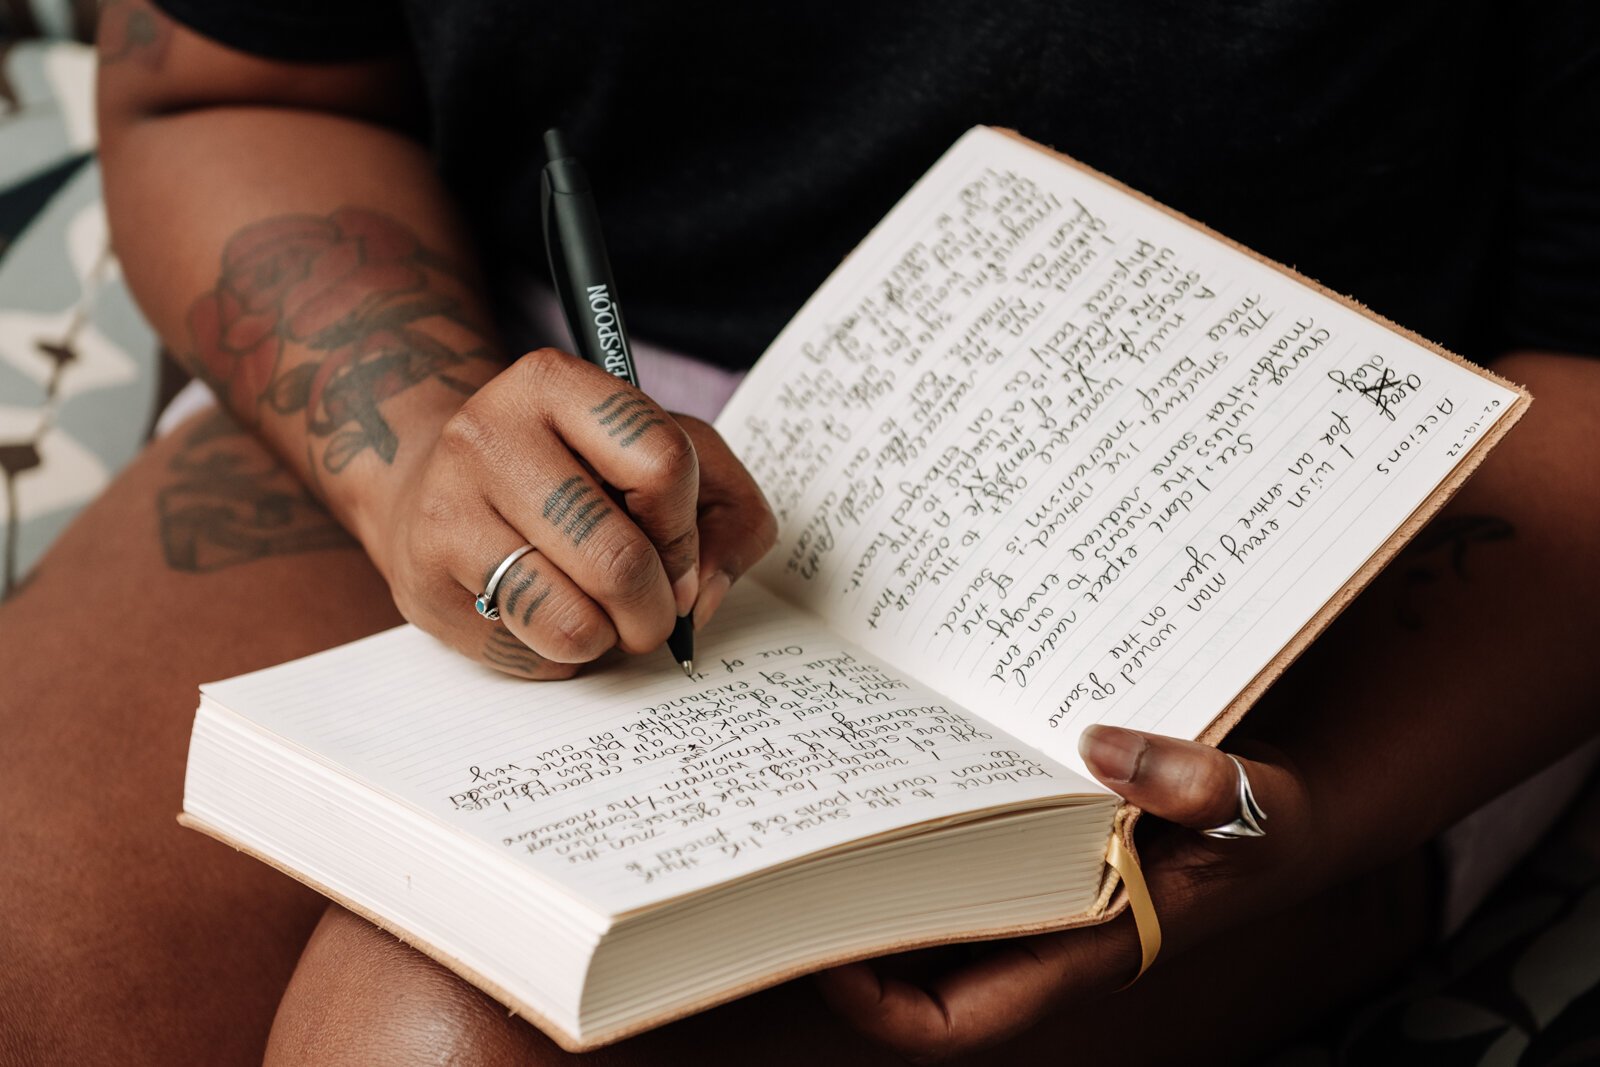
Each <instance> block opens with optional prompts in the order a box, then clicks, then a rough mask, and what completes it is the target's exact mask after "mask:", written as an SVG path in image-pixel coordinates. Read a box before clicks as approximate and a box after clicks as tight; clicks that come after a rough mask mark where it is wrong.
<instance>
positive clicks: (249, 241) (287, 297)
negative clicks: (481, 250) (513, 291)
mask: <svg viewBox="0 0 1600 1067" xmlns="http://www.w3.org/2000/svg"><path fill="white" fill-rule="evenodd" d="M469 305H470V300H469V299H468V298H467V293H466V289H465V284H464V282H463V279H462V277H461V275H460V274H459V273H458V272H457V271H456V270H455V269H454V268H453V267H452V266H451V265H450V264H449V263H447V262H446V260H445V259H444V258H443V257H442V256H440V255H438V254H437V253H434V252H432V251H430V250H429V249H427V248H425V247H424V246H423V245H422V243H421V242H420V241H419V240H418V239H417V237H416V235H415V234H414V233H413V232H412V231H411V230H409V229H408V228H406V227H405V226H404V225H402V224H401V223H399V222H398V221H396V220H395V219H393V218H390V217H389V216H387V215H383V214H381V213H378V212H374V211H367V210H363V209H361V208H350V207H347V208H341V209H340V210H338V211H335V212H333V213H332V214H331V215H327V216H316V215H284V216H279V217H277V218H271V219H266V220H263V221H261V222H257V223H254V224H252V225H250V226H247V227H245V228H244V229H242V230H240V231H239V232H238V233H236V234H235V235H234V236H233V237H232V238H231V239H230V240H229V241H228V243H227V246H226V247H225V249H224V250H223V253H222V265H221V271H220V274H219V276H218V278H217V283H216V286H215V288H213V289H212V290H211V291H210V292H208V293H206V294H205V295H203V296H201V297H200V298H199V299H198V300H196V301H195V302H194V304H193V305H192V306H191V307H190V309H189V314H188V326H189V334H190V340H191V342H192V346H193V347H192V350H191V352H190V353H189V356H188V361H189V363H190V365H191V367H192V369H193V370H194V371H195V373H196V374H198V375H200V376H201V377H203V378H204V379H205V380H206V382H207V383H209V384H210V385H211V387H212V388H213V389H214V390H215V391H216V392H217V394H218V395H219V396H220V397H222V398H223V399H224V400H225V401H226V402H227V404H228V406H229V407H230V408H231V409H232V410H233V411H234V412H235V414H236V415H238V417H239V418H240V419H242V420H244V421H246V422H248V423H250V424H252V425H260V424H262V423H263V421H264V420H265V419H266V418H267V417H268V416H269V415H271V414H276V415H279V416H290V417H299V418H300V419H302V420H303V427H304V432H305V436H306V452H307V458H308V461H309V462H310V463H311V466H312V473H313V475H318V474H322V473H326V474H339V473H340V472H342V471H344V470H345V469H346V468H347V467H348V466H349V465H350V463H351V462H352V461H353V460H355V459H356V458H357V457H359V456H362V455H364V454H366V453H369V452H370V453H372V454H373V455H375V456H376V457H377V458H378V459H379V460H381V461H382V462H383V463H385V464H392V463H393V462H394V460H395V456H396V453H397V452H398V450H399V448H400V438H399V435H398V433H397V432H396V429H395V427H394V426H393V425H392V423H391V420H390V419H388V418H386V417H385V415H384V413H383V411H382V407H383V404H384V402H385V401H387V400H389V399H390V398H392V397H394V396H397V395H399V394H401V393H404V392H406V391H408V390H411V389H414V388H416V387H419V386H422V385H424V384H426V383H435V384H437V385H440V386H444V387H446V388H448V389H450V390H452V391H454V392H455V393H457V394H458V395H462V396H465V395H470V394H471V393H472V392H473V391H474V390H475V389H476V387H477V381H473V380H469V379H468V378H464V377H462V376H461V375H462V372H463V371H464V370H465V368H466V366H467V364H469V363H471V362H473V361H488V362H489V363H491V364H493V363H495V362H496V361H497V360H498V358H499V357H498V353H497V352H496V350H495V347H494V345H493V343H492V342H491V341H490V339H489V338H490V331H489V329H488V328H487V326H486V325H485V324H484V323H482V322H480V321H478V320H477V319H476V318H475V317H474V316H473V315H471V314H469V313H468V312H467V311H466V310H465V308H466V307H468V306H469ZM475 377H477V380H479V381H481V376H475Z"/></svg>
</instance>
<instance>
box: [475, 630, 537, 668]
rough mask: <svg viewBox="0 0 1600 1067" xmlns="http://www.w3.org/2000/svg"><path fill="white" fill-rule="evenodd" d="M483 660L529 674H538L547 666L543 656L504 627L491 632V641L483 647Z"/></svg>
mask: <svg viewBox="0 0 1600 1067" xmlns="http://www.w3.org/2000/svg"><path fill="white" fill-rule="evenodd" d="M483 658H484V661H485V662H487V663H492V664H494V665H495V666H496V667H506V668H509V669H511V670H515V671H524V672H526V673H528V674H535V673H537V672H538V671H539V670H540V669H541V668H543V667H544V665H545V659H544V657H543V656H541V655H539V653H537V652H535V651H534V650H533V649H531V648H529V647H528V646H527V645H525V644H523V643H522V642H521V641H519V640H517V635H516V634H514V633H512V632H511V631H510V630H507V629H505V628H504V627H502V626H497V627H495V628H494V629H493V630H491V631H489V640H488V641H486V642H484V646H483Z"/></svg>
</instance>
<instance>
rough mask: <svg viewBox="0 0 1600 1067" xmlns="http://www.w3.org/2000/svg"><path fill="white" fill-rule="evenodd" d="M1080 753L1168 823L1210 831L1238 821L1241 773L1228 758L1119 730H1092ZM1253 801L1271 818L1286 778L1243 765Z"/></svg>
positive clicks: (1257, 766)
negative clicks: (1278, 788) (1279, 783)
mask: <svg viewBox="0 0 1600 1067" xmlns="http://www.w3.org/2000/svg"><path fill="white" fill-rule="evenodd" d="M1078 753H1079V754H1080V755H1081V756H1082V757H1083V762H1084V763H1085V764H1086V765H1087V766H1088V768H1089V771H1090V773H1092V774H1093V775H1094V776H1095V777H1096V778H1098V779H1100V781H1102V782H1104V783H1105V784H1106V785H1107V786H1109V787H1110V788H1111V789H1112V790H1114V791H1115V792H1117V793H1118V794H1120V795H1121V796H1122V797H1123V798H1124V799H1125V800H1127V801H1128V802H1129V803H1130V804H1134V805H1136V806H1137V807H1139V808H1141V809H1143V810H1144V811H1146V812H1148V813H1149V814H1151V815H1155V816H1157V817H1159V818H1162V819H1166V820H1167V821H1168V822H1173V823H1177V824H1178V825H1179V826H1187V827H1189V828H1190V829H1193V830H1205V829H1209V828H1211V827H1214V826H1219V825H1221V824H1222V823H1225V822H1228V821H1230V820H1232V819H1235V818H1238V816H1239V809H1240V803H1239V769H1238V767H1236V766H1235V765H1234V763H1233V760H1232V759H1230V758H1229V757H1228V755H1227V754H1226V753H1223V752H1219V751H1217V750H1216V749H1214V748H1212V747H1211V746H1210V745H1202V744H1199V743H1198V742H1195V741H1180V740H1178V739H1177V738H1174V737H1163V736H1161V735H1160V734H1147V733H1142V732H1140V731H1138V730H1127V729H1123V728H1122V727H1120V726H1090V727H1088V728H1086V729H1085V730H1084V731H1083V734H1082V736H1081V737H1079V738H1078ZM1239 762H1240V764H1242V765H1243V767H1244V769H1245V775H1246V777H1247V778H1248V779H1249V782H1250V789H1251V793H1252V795H1253V796H1254V797H1255V798H1256V799H1257V800H1258V801H1259V802H1261V807H1262V809H1263V810H1264V811H1266V812H1269V813H1270V812H1271V811H1272V810H1273V804H1272V793H1273V792H1275V789H1274V788H1273V787H1274V786H1275V785H1276V784H1277V777H1278V775H1279V774H1280V773H1283V772H1281V771H1280V770H1279V769H1278V768H1276V767H1273V766H1271V765H1269V764H1265V763H1257V762H1255V761H1253V760H1240V761H1239Z"/></svg>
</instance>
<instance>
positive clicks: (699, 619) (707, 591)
mask: <svg viewBox="0 0 1600 1067" xmlns="http://www.w3.org/2000/svg"><path fill="white" fill-rule="evenodd" d="M732 585H733V579H732V578H730V577H728V575H727V574H726V573H725V572H723V571H716V572H714V573H713V574H712V575H711V577H709V578H707V579H706V580H705V584H703V585H702V586H701V587H700V599H699V601H698V602H696V603H695V606H694V628H695V629H696V630H699V629H701V628H703V627H704V626H705V624H706V623H708V622H710V621H711V616H713V615H715V614H716V613H717V608H718V607H720V606H721V604H722V598H723V597H725V596H727V595H728V589H729V588H730V587H732Z"/></svg>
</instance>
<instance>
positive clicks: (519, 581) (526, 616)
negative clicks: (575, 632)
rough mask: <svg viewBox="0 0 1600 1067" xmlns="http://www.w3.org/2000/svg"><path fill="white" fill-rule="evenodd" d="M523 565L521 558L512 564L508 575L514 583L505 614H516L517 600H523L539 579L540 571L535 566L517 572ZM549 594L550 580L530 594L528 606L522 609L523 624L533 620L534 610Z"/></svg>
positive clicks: (507, 600)
mask: <svg viewBox="0 0 1600 1067" xmlns="http://www.w3.org/2000/svg"><path fill="white" fill-rule="evenodd" d="M521 566H522V561H521V560H518V561H517V562H516V563H513V564H512V565H511V574H510V575H507V577H509V578H511V579H512V582H513V585H512V588H511V595H510V596H508V597H507V598H506V606H505V610H504V612H503V614H506V615H515V614H516V611H517V602H518V601H519V600H521V599H522V597H523V595H524V594H526V593H527V592H528V591H529V590H530V589H532V588H533V587H534V585H535V584H536V583H537V582H538V581H539V572H538V571H537V570H536V569H535V568H533V567H528V568H526V572H527V573H525V574H519V573H518V572H517V568H518V567H521ZM502 580H504V579H502ZM549 596H550V584H549V583H548V582H546V583H545V587H544V588H543V589H541V590H540V591H539V592H538V593H536V594H533V595H531V596H529V598H528V605H527V607H525V608H523V609H522V624H523V625H524V626H526V625H528V623H529V621H531V620H532V618H533V613H534V611H535V610H537V609H538V607H539V605H540V604H543V603H544V602H545V600H546V598H548V597H549Z"/></svg>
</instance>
